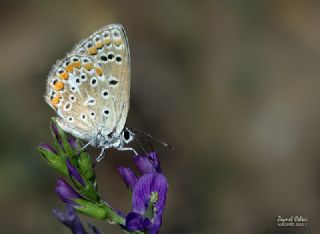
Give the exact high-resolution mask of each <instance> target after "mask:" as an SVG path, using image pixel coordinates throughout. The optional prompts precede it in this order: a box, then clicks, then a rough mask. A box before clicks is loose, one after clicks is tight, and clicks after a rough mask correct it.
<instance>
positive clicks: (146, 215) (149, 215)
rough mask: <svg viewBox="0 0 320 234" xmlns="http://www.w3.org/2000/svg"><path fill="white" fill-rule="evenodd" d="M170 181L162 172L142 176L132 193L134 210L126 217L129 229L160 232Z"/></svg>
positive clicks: (150, 232)
mask: <svg viewBox="0 0 320 234" xmlns="http://www.w3.org/2000/svg"><path fill="white" fill-rule="evenodd" d="M167 190H168V183H167V180H166V178H165V177H164V176H163V175H162V174H158V173H154V174H152V173H148V174H145V175H143V176H141V177H140V178H139V180H138V182H137V184H136V185H135V186H134V189H133V193H132V210H133V212H131V213H129V214H128V215H127V217H126V227H125V229H127V230H128V231H137V230H140V231H147V232H148V234H156V233H158V232H159V229H160V226H161V223H162V214H163V210H164V207H165V203H166V196H167Z"/></svg>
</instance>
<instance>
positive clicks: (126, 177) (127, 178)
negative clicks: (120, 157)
mask: <svg viewBox="0 0 320 234" xmlns="http://www.w3.org/2000/svg"><path fill="white" fill-rule="evenodd" d="M118 172H119V174H120V176H121V177H122V179H123V181H124V182H125V184H126V186H127V187H128V188H129V189H130V190H131V191H132V190H133V188H134V186H135V185H136V183H137V181H138V178H137V177H136V175H135V174H134V172H133V171H132V170H131V169H130V168H126V167H118Z"/></svg>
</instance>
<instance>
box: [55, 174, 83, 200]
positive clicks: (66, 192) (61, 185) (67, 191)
mask: <svg viewBox="0 0 320 234" xmlns="http://www.w3.org/2000/svg"><path fill="white" fill-rule="evenodd" d="M55 192H56V193H57V194H58V196H59V197H60V199H61V200H62V201H63V202H65V203H67V204H70V205H77V204H76V203H75V202H73V201H72V199H74V198H81V199H83V197H82V196H81V195H80V194H79V193H77V192H76V191H75V190H74V189H73V188H72V187H71V186H70V185H69V184H68V183H67V182H65V181H64V180H63V179H59V180H58V181H57V185H56V188H55Z"/></svg>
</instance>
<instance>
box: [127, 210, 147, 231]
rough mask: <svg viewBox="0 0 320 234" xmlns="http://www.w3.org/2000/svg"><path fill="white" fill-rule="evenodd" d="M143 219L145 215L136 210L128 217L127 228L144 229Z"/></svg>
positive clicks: (129, 229) (131, 229)
mask: <svg viewBox="0 0 320 234" xmlns="http://www.w3.org/2000/svg"><path fill="white" fill-rule="evenodd" d="M143 220H144V217H143V216H142V215H140V214H137V213H135V212H131V213H129V214H128V215H127V217H126V229H127V230H128V231H136V230H140V231H143V230H144V229H143Z"/></svg>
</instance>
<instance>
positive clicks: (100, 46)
mask: <svg viewBox="0 0 320 234" xmlns="http://www.w3.org/2000/svg"><path fill="white" fill-rule="evenodd" d="M95 46H96V47H97V49H101V48H102V47H103V43H102V41H98V42H96V43H95Z"/></svg>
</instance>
